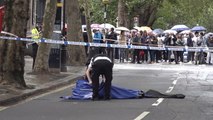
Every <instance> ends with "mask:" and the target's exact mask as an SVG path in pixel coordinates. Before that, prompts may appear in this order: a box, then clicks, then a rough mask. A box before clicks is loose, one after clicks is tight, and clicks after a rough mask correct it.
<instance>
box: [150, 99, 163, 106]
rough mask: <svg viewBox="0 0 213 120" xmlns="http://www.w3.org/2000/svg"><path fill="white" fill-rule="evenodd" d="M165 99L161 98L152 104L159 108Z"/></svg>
mask: <svg viewBox="0 0 213 120" xmlns="http://www.w3.org/2000/svg"><path fill="white" fill-rule="evenodd" d="M163 100H164V98H159V99H158V100H157V101H156V102H155V103H153V104H152V106H158V105H159V104H160V103H162V102H163Z"/></svg>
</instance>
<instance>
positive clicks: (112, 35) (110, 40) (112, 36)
mask: <svg viewBox="0 0 213 120" xmlns="http://www.w3.org/2000/svg"><path fill="white" fill-rule="evenodd" d="M106 39H107V40H106V41H107V44H115V43H116V42H117V33H116V32H115V31H114V28H111V31H110V32H109V33H108V34H107V35H106ZM107 55H108V56H109V58H110V59H111V60H112V62H114V58H115V56H114V48H107Z"/></svg>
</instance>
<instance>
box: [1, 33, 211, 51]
mask: <svg viewBox="0 0 213 120" xmlns="http://www.w3.org/2000/svg"><path fill="white" fill-rule="evenodd" d="M0 39H4V40H17V41H28V42H35V41H38V42H43V43H51V44H67V45H81V46H91V47H112V48H130V49H142V50H147V49H149V50H172V51H196V52H199V51H204V52H213V49H211V50H209V48H206V47H199V48H198V47H190V48H189V47H187V48H185V47H184V46H183V47H178V48H177V47H175V48H174V46H166V47H152V46H136V45H120V44H106V43H87V42H75V41H62V40H52V39H45V38H41V39H37V40H36V39H29V38H17V37H6V36H0Z"/></svg>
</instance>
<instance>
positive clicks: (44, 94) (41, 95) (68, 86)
mask: <svg viewBox="0 0 213 120" xmlns="http://www.w3.org/2000/svg"><path fill="white" fill-rule="evenodd" d="M74 85H75V84H71V85H67V86H64V87H61V88H58V89H55V90H52V91H50V92H47V93H42V94H40V95H37V96H33V97H31V98H28V99H26V100H24V101H21V102H19V103H17V104H15V105H11V106H9V107H0V111H3V110H5V109H7V108H10V107H12V106H17V105H19V104H24V103H26V102H29V101H32V100H35V99H38V98H41V97H44V96H46V95H49V94H52V93H56V92H60V91H62V90H65V89H68V88H70V87H73V86H74Z"/></svg>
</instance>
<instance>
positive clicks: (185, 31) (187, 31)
mask: <svg viewBox="0 0 213 120" xmlns="http://www.w3.org/2000/svg"><path fill="white" fill-rule="evenodd" d="M190 32H191V30H184V31H182V32H180V34H189V33H190Z"/></svg>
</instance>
